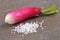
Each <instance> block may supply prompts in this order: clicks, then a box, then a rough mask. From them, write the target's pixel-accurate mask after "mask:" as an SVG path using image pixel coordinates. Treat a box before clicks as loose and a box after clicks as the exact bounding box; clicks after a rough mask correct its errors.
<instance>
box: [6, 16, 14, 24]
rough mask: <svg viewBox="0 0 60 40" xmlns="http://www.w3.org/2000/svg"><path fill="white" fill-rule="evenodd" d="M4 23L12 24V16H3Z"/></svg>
mask: <svg viewBox="0 0 60 40" xmlns="http://www.w3.org/2000/svg"><path fill="white" fill-rule="evenodd" d="M5 23H8V24H13V21H12V18H11V17H10V16H9V15H7V16H6V17H5Z"/></svg>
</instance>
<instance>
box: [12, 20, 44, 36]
mask: <svg viewBox="0 0 60 40" xmlns="http://www.w3.org/2000/svg"><path fill="white" fill-rule="evenodd" d="M43 23H44V20H42V22H40V23H39V24H38V21H37V22H33V23H32V22H31V23H25V24H19V25H18V26H16V27H15V28H14V29H13V31H15V32H17V33H23V34H26V35H27V34H29V33H34V32H37V28H38V27H39V26H40V27H42V24H43ZM42 29H43V27H42Z"/></svg>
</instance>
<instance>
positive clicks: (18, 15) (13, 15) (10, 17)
mask: <svg viewBox="0 0 60 40" xmlns="http://www.w3.org/2000/svg"><path fill="white" fill-rule="evenodd" d="M53 7H54V8H53ZM52 8H53V9H52ZM56 11H57V10H56V5H53V6H52V7H50V8H48V9H45V10H41V8H35V7H32V8H22V9H18V10H16V11H12V12H10V13H8V14H7V15H6V17H5V23H8V24H15V23H18V22H21V21H24V20H25V19H28V18H30V17H34V16H36V15H39V14H53V13H55V12H56Z"/></svg>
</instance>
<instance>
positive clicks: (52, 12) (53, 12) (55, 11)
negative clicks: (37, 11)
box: [43, 10, 58, 15]
mask: <svg viewBox="0 0 60 40" xmlns="http://www.w3.org/2000/svg"><path fill="white" fill-rule="evenodd" d="M57 12H58V10H54V11H51V12H47V13H43V14H47V15H49V14H55V13H57Z"/></svg>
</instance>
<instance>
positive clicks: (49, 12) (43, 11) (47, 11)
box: [42, 4, 58, 14]
mask: <svg viewBox="0 0 60 40" xmlns="http://www.w3.org/2000/svg"><path fill="white" fill-rule="evenodd" d="M56 9H57V5H56V4H54V5H53V6H51V7H50V8H47V9H45V10H42V14H53V13H55V12H57V11H58V10H56Z"/></svg>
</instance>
